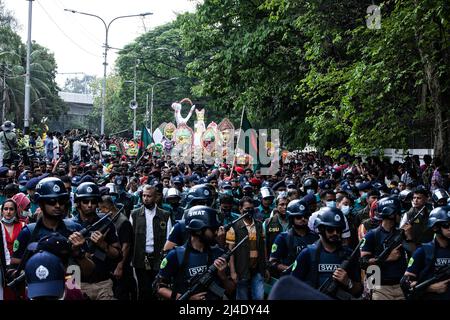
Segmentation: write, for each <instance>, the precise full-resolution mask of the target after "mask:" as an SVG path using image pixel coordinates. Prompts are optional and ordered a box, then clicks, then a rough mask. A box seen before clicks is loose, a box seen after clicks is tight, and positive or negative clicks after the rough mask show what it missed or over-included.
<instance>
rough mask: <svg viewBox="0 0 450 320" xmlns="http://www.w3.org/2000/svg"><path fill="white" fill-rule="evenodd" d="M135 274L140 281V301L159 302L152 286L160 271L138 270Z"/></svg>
mask: <svg viewBox="0 0 450 320" xmlns="http://www.w3.org/2000/svg"><path fill="white" fill-rule="evenodd" d="M135 272H136V277H137V281H138V300H157V297H156V296H155V295H154V294H153V289H152V284H153V281H154V280H155V277H156V275H157V274H158V270H145V269H140V268H136V269H135Z"/></svg>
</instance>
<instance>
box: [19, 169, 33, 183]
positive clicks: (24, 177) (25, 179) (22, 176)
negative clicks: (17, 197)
mask: <svg viewBox="0 0 450 320" xmlns="http://www.w3.org/2000/svg"><path fill="white" fill-rule="evenodd" d="M29 173H30V170H25V171H24V172H22V173H21V174H20V175H19V178H18V179H17V180H18V181H19V185H21V186H25V185H26V184H27V182H28V181H30V179H31V178H30V176H29Z"/></svg>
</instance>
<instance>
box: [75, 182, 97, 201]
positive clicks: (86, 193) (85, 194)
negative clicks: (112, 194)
mask: <svg viewBox="0 0 450 320" xmlns="http://www.w3.org/2000/svg"><path fill="white" fill-rule="evenodd" d="M86 198H88V199H97V200H99V199H100V190H99V188H98V186H97V185H96V184H95V183H93V182H83V183H82V184H80V185H79V186H78V188H77V191H76V192H75V201H77V200H79V199H86Z"/></svg>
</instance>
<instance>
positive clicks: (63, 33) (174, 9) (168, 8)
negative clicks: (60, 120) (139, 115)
mask: <svg viewBox="0 0 450 320" xmlns="http://www.w3.org/2000/svg"><path fill="white" fill-rule="evenodd" d="M3 2H4V3H5V6H6V8H7V9H9V10H11V11H13V13H14V16H15V17H16V19H17V20H18V22H19V25H20V27H21V28H20V31H19V34H20V36H21V37H22V40H23V42H24V43H25V42H26V40H27V30H28V1H27V0H3ZM197 2H198V1H196V0H35V1H33V19H32V34H31V37H32V39H33V40H35V41H36V42H38V43H39V44H41V45H43V46H45V47H47V48H49V49H50V50H51V51H52V52H53V53H54V54H55V59H56V63H57V65H58V70H57V71H58V72H59V73H68V72H80V73H81V72H84V73H86V74H89V75H96V76H98V77H103V48H102V45H103V44H104V42H105V27H104V25H103V23H102V22H101V21H100V20H99V19H97V18H94V17H90V16H86V15H80V14H73V13H71V12H66V11H64V9H65V8H67V9H73V10H76V11H82V12H86V13H91V14H95V15H98V16H100V17H101V18H103V19H104V20H105V21H106V23H108V22H109V21H110V20H111V19H114V18H115V17H117V16H121V15H129V14H139V13H144V12H153V15H150V16H147V17H145V18H144V19H143V18H141V17H132V18H124V19H118V20H116V21H114V22H113V23H112V24H111V27H110V28H109V33H108V44H109V46H110V47H115V48H122V47H124V46H125V45H126V44H127V43H130V42H132V41H133V39H135V38H136V37H138V36H139V35H141V34H143V33H144V32H145V28H146V30H147V31H148V30H151V29H153V28H154V27H156V26H159V25H162V24H165V23H167V22H169V21H172V20H174V19H175V18H176V15H177V14H178V13H183V12H186V11H189V12H193V11H195V6H196V3H197ZM116 58H117V54H116V50H113V49H110V50H108V64H109V65H108V73H109V71H110V70H111V68H112V67H113V64H114V61H115V60H116ZM82 76H83V75H82V74H80V75H76V74H65V75H63V74H61V75H58V76H57V81H58V84H59V85H60V86H61V87H62V86H63V85H64V82H65V79H66V78H67V77H69V78H73V77H79V78H81V77H82Z"/></svg>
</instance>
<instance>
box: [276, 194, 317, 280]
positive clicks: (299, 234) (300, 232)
mask: <svg viewBox="0 0 450 320" xmlns="http://www.w3.org/2000/svg"><path fill="white" fill-rule="evenodd" d="M286 215H287V218H288V220H289V226H290V228H289V230H288V231H286V232H283V233H280V234H279V235H278V236H277V237H276V239H275V241H274V243H273V245H272V249H271V251H270V260H269V262H270V264H271V266H272V269H274V270H273V271H275V272H274V273H275V274H280V273H282V272H284V271H285V270H287V269H288V268H289V267H290V266H291V265H292V264H293V263H294V261H295V259H296V258H297V256H298V254H299V253H300V252H301V251H302V250H303V249H304V248H305V247H306V246H307V245H309V244H313V243H314V242H316V241H317V240H318V239H319V237H318V236H317V235H316V234H315V233H314V232H312V231H311V230H310V229H309V227H308V219H309V216H310V215H311V214H310V212H309V209H308V205H307V203H306V202H304V201H302V200H293V201H291V202H289V205H288V206H287V209H286Z"/></svg>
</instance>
